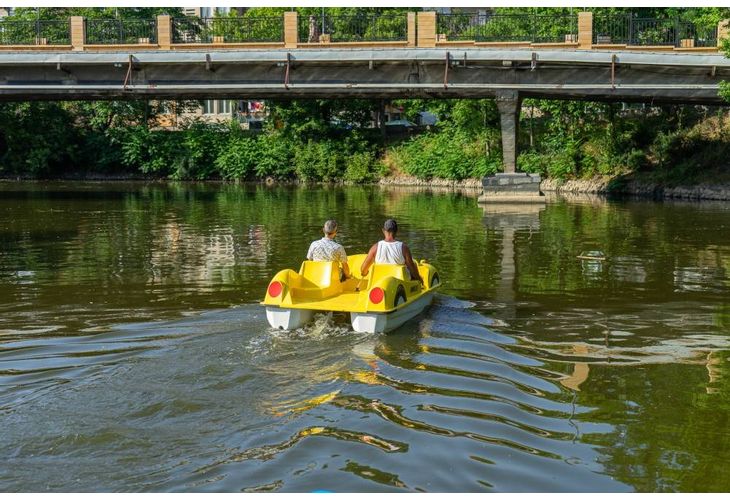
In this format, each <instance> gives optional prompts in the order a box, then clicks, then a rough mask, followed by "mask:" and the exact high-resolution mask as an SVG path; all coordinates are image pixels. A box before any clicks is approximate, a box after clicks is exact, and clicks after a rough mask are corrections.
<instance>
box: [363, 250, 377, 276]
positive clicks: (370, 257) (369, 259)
mask: <svg viewBox="0 0 730 500" xmlns="http://www.w3.org/2000/svg"><path fill="white" fill-rule="evenodd" d="M377 252H378V244H377V243H376V244H374V245H373V246H371V247H370V251H369V252H368V256H367V257H365V260H364V261H362V265H361V266H360V276H362V277H363V278H364V277H365V276H367V274H368V269H370V266H371V265H372V263H373V262H375V254H376V253H377Z"/></svg>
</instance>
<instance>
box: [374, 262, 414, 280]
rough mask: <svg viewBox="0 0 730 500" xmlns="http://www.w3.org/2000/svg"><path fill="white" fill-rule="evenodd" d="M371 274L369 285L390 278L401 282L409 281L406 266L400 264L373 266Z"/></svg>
mask: <svg viewBox="0 0 730 500" xmlns="http://www.w3.org/2000/svg"><path fill="white" fill-rule="evenodd" d="M371 273H372V274H371V275H370V276H371V277H370V283H377V282H378V281H380V280H381V279H382V278H387V277H390V276H392V277H394V278H396V279H399V280H403V281H408V280H409V279H410V277H409V275H408V274H407V272H406V266H404V265H401V264H374V265H373V268H372V271H371Z"/></svg>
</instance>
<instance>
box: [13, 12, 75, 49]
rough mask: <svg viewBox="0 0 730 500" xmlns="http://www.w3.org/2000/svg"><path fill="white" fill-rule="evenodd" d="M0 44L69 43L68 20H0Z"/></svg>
mask: <svg viewBox="0 0 730 500" xmlns="http://www.w3.org/2000/svg"><path fill="white" fill-rule="evenodd" d="M0 44H1V45H70V44H71V30H70V21H69V20H60V21H49V20H42V19H39V20H36V21H16V20H13V19H7V18H6V19H4V20H2V21H0Z"/></svg>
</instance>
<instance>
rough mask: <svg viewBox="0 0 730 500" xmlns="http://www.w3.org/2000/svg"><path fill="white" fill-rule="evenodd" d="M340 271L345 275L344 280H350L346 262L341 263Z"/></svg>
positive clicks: (350, 276)
mask: <svg viewBox="0 0 730 500" xmlns="http://www.w3.org/2000/svg"><path fill="white" fill-rule="evenodd" d="M342 271H343V272H344V273H345V278H347V279H350V278H352V275H351V274H350V266H349V265H348V264H347V261H345V262H342Z"/></svg>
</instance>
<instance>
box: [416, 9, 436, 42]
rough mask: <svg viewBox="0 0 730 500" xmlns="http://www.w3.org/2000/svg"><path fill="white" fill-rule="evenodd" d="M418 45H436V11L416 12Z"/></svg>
mask: <svg viewBox="0 0 730 500" xmlns="http://www.w3.org/2000/svg"><path fill="white" fill-rule="evenodd" d="M417 29H418V41H417V43H418V46H419V47H435V46H436V13H435V12H419V13H418V28H417Z"/></svg>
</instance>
